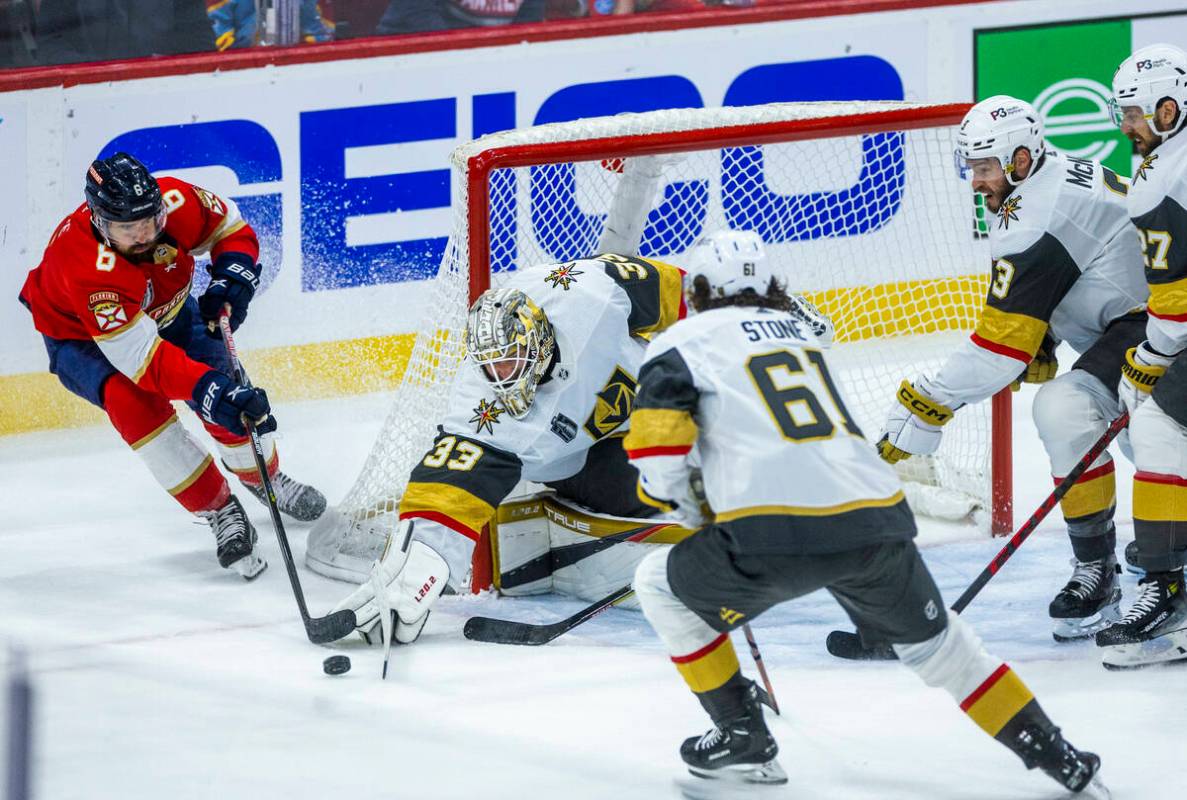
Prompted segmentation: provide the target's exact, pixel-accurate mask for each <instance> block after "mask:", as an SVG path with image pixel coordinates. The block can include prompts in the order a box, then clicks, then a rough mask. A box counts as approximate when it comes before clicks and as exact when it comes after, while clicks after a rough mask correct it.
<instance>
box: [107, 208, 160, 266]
mask: <svg viewBox="0 0 1187 800" xmlns="http://www.w3.org/2000/svg"><path fill="white" fill-rule="evenodd" d="M106 228H107V231H106V233H107V238H108V239H109V240H110V241H111V246H112V247H114V248H115V249H116V250H118V251H119V252H120V253H122V254H123V255H126V256H139V255H144V254H145V253H147V252H148V251H150V250H152V248H153V246H154V245H155V244H156V243H157V240H158V239H160V238H161V233H162V232H163V231H164V214H158V215H156V216H152V217H145V218H144V219H137V220H133V221H131V222H116V221H111V222H108V223H107V224H106Z"/></svg>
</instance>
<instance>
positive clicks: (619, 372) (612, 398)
mask: <svg viewBox="0 0 1187 800" xmlns="http://www.w3.org/2000/svg"><path fill="white" fill-rule="evenodd" d="M634 404H635V379H634V378H633V377H632V376H631V374H630V373H629V372H627V371H626V370H625V369H623V368H622V367H615V368H614V373H613V374H612V375H611V376H610V380H609V381H607V382H606V385H605V386H604V387H602V390H601V391H600V392H598V397H597V400H595V401H594V410H593V412H592V413H591V414H590V415H589V419H587V420H586V421H585V426H584V427H585V430H586V432H587V433H588V434H589V435H590V436H592V437H593V438H594V440H595V441H596V440H598V439H601V438H602V437H603V436H607V435H609V434H610V433H612V432H613V431H614V429H615V428H617V427H618V426H619V425H621V424H622V423H624V422H626V421H627V419H628V418H629V417H630V416H631V408H632V407H633V406H634Z"/></svg>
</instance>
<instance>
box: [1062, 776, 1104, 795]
mask: <svg viewBox="0 0 1187 800" xmlns="http://www.w3.org/2000/svg"><path fill="white" fill-rule="evenodd" d="M1067 797H1068V798H1069V800H1070V798H1076V800H1112V798H1113V793H1112V792H1110V791H1109V787H1108V786H1105V784H1104V782H1103V781H1101V779H1100V773H1099V772H1098V773H1096V774H1095V775H1093V776H1092V780H1091V781H1089V782H1088V785H1087V786H1085V787H1084V788H1083V789H1081V790H1080V791H1078V792H1072V793H1070V794H1068V795H1067Z"/></svg>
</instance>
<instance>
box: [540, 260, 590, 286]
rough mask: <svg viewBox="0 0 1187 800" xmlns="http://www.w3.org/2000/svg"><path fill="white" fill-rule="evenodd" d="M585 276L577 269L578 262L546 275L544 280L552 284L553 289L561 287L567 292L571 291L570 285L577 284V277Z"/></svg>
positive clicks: (558, 268)
mask: <svg viewBox="0 0 1187 800" xmlns="http://www.w3.org/2000/svg"><path fill="white" fill-rule="evenodd" d="M584 274H585V273H584V272H582V271H581V270H579V269H577V262H573V263H571V264H565V265H564V266H563V267H557V268H556V269H554V270H553V271H552V272H550V273H548V274H547V275H545V276H544V280H546V281H548V282H550V283H551V284H552V288H553V289H555V288H557V287H558V286H559V287H560V288H562V289H564V290H565V291H566V292H567V291H569V284H571V283H575V282H576V281H577V276H578V275H584Z"/></svg>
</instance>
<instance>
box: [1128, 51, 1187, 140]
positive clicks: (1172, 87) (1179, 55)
mask: <svg viewBox="0 0 1187 800" xmlns="http://www.w3.org/2000/svg"><path fill="white" fill-rule="evenodd" d="M1166 99H1170V100H1174V101H1175V103H1176V104H1177V105H1178V107H1179V116H1178V118H1177V119H1176V120H1175V123H1174V126H1173V127H1172V128H1171V129H1170V130H1166V131H1160V130H1158V128H1157V126H1155V125H1151V126H1150V130H1152V131H1154V133H1155V134H1156V135H1157V136H1158V137H1159V138H1160V139H1163V140H1165V139H1168V138H1169V137H1171V136H1174V135H1175V134H1176V133H1178V132H1179V131H1180V130H1182V128H1183V123H1184V121H1185V120H1187V53H1184V52H1183V51H1182V50H1180V49H1179V48H1177V47H1175V46H1174V45H1169V44H1152V45H1150V46H1149V47H1143V48H1142V49H1141V50H1138V51H1136V52H1135V53H1134V54H1133V55H1131V56H1130V57H1129V58H1127V59H1125V60H1124V61H1122V62H1121V66H1119V67H1117V72H1116V74H1115V75H1113V99H1112V100H1110V101H1109V111H1111V112H1112V115H1113V123H1114V124H1115V125H1117V127H1121V123H1122V122H1125V121H1126V120H1127V117H1128V116H1129V115H1132V116H1133V117H1135V119H1134V120H1133V121H1136V117H1137V116H1138V115H1140V116H1141V117H1142V118H1143V119H1145V120H1147V121H1150V120H1153V119H1154V112H1155V110H1157V108H1158V105H1159V104H1160V103H1161V102H1162V101H1163V100H1166Z"/></svg>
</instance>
